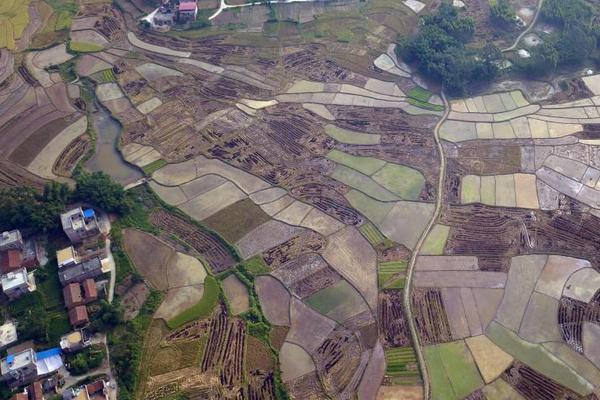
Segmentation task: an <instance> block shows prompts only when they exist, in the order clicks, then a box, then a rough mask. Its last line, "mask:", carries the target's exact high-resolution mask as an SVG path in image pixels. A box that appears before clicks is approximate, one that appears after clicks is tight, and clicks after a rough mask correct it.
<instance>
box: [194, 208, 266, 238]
mask: <svg viewBox="0 0 600 400" xmlns="http://www.w3.org/2000/svg"><path fill="white" fill-rule="evenodd" d="M270 219H271V218H270V217H269V216H268V215H267V214H266V213H265V212H264V211H263V210H262V209H261V208H260V207H259V206H257V205H256V204H254V202H253V201H252V200H250V199H244V200H241V201H238V202H237V203H235V204H232V205H230V206H229V207H226V208H224V209H222V210H221V211H219V212H217V213H216V214H213V215H211V216H210V217H208V218H207V219H205V220H204V221H202V223H203V224H204V225H206V226H207V227H208V228H210V229H212V230H214V231H215V232H218V233H219V234H220V235H222V236H223V237H224V238H225V239H226V240H228V241H229V242H230V243H235V242H237V241H238V240H239V239H241V238H242V237H244V236H245V235H246V234H247V233H248V232H250V231H252V230H253V229H254V228H257V227H258V226H260V225H262V224H263V223H265V222H267V221H268V220H270Z"/></svg>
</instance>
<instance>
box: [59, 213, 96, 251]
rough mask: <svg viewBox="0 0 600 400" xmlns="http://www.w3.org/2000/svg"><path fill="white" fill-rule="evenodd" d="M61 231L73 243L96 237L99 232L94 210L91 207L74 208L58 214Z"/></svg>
mask: <svg viewBox="0 0 600 400" xmlns="http://www.w3.org/2000/svg"><path fill="white" fill-rule="evenodd" d="M60 221H61V224H62V227H63V231H64V232H65V234H66V235H67V236H68V237H69V240H70V241H71V242H73V243H80V242H83V241H85V240H90V239H93V238H96V237H97V236H98V235H99V234H100V224H99V223H98V219H97V218H96V212H95V211H94V210H93V209H91V208H86V209H83V208H81V207H78V208H74V209H72V210H69V211H67V212H66V213H63V214H61V215H60Z"/></svg>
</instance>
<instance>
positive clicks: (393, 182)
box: [372, 163, 425, 200]
mask: <svg viewBox="0 0 600 400" xmlns="http://www.w3.org/2000/svg"><path fill="white" fill-rule="evenodd" d="M372 178H373V180H374V181H375V182H377V183H379V184H380V185H381V186H383V187H384V188H386V189H387V190H389V191H390V192H392V193H394V194H397V195H398V196H400V197H401V198H402V199H405V200H419V198H420V196H421V191H422V190H423V186H425V177H424V176H423V174H422V173H421V172H419V171H417V170H416V169H413V168H410V167H406V166H404V165H398V164H391V163H389V164H387V165H386V166H385V167H383V168H381V169H380V170H379V171H377V172H376V173H375V174H374V175H373V176H372Z"/></svg>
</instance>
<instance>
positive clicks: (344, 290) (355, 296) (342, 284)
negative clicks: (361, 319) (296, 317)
mask: <svg viewBox="0 0 600 400" xmlns="http://www.w3.org/2000/svg"><path fill="white" fill-rule="evenodd" d="M305 302H306V304H308V305H309V306H311V307H312V308H314V309H315V310H317V311H318V312H320V313H321V314H323V315H327V316H328V317H330V318H332V319H334V320H336V321H337V322H340V323H342V322H344V321H346V320H348V319H349V318H350V317H352V316H354V315H356V314H358V313H360V312H362V311H364V310H366V309H367V304H366V303H365V301H364V300H363V298H362V297H361V296H360V294H359V293H358V292H357V291H356V289H354V287H352V286H351V285H350V284H349V283H348V282H346V281H345V280H342V281H339V282H337V283H336V284H334V285H332V286H329V287H327V288H325V289H322V290H320V291H318V292H317V293H315V294H313V295H312V296H310V297H308V298H307V299H305Z"/></svg>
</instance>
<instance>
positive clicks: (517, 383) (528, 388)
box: [502, 362, 598, 400]
mask: <svg viewBox="0 0 600 400" xmlns="http://www.w3.org/2000/svg"><path fill="white" fill-rule="evenodd" d="M502 379H504V380H505V381H507V382H508V383H509V384H510V385H511V386H512V387H514V388H515V389H516V390H517V391H518V392H519V393H520V394H521V395H522V396H523V397H525V398H526V399H527V400H546V399H573V400H583V399H587V400H597V399H598V397H596V395H594V394H592V395H590V396H586V397H581V396H579V395H577V394H576V393H574V392H572V391H570V390H569V389H567V388H564V387H563V386H561V385H559V384H558V383H556V382H554V381H553V380H552V379H550V378H547V377H545V376H543V375H541V374H540V373H538V372H536V371H535V370H533V369H532V368H530V367H528V366H526V365H524V364H521V363H519V362H515V363H514V364H513V365H512V366H511V367H509V368H508V369H507V370H506V371H504V373H503V374H502Z"/></svg>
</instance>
